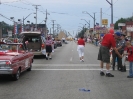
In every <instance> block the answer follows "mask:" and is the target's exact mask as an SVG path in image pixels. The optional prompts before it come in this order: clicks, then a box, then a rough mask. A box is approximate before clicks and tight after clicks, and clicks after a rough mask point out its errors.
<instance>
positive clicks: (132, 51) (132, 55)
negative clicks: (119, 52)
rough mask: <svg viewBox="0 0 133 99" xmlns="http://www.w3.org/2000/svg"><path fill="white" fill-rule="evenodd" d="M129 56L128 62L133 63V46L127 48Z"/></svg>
mask: <svg viewBox="0 0 133 99" xmlns="http://www.w3.org/2000/svg"><path fill="white" fill-rule="evenodd" d="M127 52H128V53H129V55H128V61H129V62H133V46H131V47H128V48H127Z"/></svg>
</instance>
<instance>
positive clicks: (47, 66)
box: [32, 64, 128, 71]
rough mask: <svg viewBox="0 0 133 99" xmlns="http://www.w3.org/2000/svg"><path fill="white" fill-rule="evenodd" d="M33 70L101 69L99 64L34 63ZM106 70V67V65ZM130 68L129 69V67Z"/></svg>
mask: <svg viewBox="0 0 133 99" xmlns="http://www.w3.org/2000/svg"><path fill="white" fill-rule="evenodd" d="M32 66H33V67H32V70H38V71H39V70H42V71H44V70H52V71H53V70H55V71H57V70H62V71H63V70H64V71H65V70H71V71H72V70H73V71H74V70H76V71H81V70H82V71H83V70H92V71H93V70H101V69H100V66H99V64H32ZM104 70H106V67H105V66H104ZM127 70H128V69H127Z"/></svg>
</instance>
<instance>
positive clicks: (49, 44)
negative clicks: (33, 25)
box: [45, 36, 52, 60]
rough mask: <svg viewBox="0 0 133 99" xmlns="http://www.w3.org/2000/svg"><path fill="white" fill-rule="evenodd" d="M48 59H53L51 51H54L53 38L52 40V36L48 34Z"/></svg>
mask: <svg viewBox="0 0 133 99" xmlns="http://www.w3.org/2000/svg"><path fill="white" fill-rule="evenodd" d="M45 43H46V60H48V58H49V59H52V57H51V52H52V40H51V37H50V36H48V37H47V40H46V42H45Z"/></svg>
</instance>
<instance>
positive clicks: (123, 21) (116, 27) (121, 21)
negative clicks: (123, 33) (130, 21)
mask: <svg viewBox="0 0 133 99" xmlns="http://www.w3.org/2000/svg"><path fill="white" fill-rule="evenodd" d="M125 22H126V19H124V18H121V19H119V20H118V21H116V23H115V26H114V28H115V29H116V30H117V29H119V27H118V23H125Z"/></svg>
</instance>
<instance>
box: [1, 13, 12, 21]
mask: <svg viewBox="0 0 133 99" xmlns="http://www.w3.org/2000/svg"><path fill="white" fill-rule="evenodd" d="M0 16H2V17H4V18H5V19H8V20H10V21H12V20H11V19H9V18H7V17H6V16H4V15H2V14H0Z"/></svg>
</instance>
